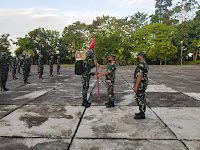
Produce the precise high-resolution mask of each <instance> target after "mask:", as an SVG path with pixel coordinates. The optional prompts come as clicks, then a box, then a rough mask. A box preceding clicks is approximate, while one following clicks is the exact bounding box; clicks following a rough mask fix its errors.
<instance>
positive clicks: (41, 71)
mask: <svg viewBox="0 0 200 150" xmlns="http://www.w3.org/2000/svg"><path fill="white" fill-rule="evenodd" d="M38 72H39V78H40V79H41V78H42V75H43V68H39V69H38Z"/></svg>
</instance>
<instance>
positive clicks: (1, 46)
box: [0, 34, 11, 56]
mask: <svg viewBox="0 0 200 150" xmlns="http://www.w3.org/2000/svg"><path fill="white" fill-rule="evenodd" d="M8 38H9V34H3V35H1V36H0V53H1V52H6V53H7V55H8V56H10V54H11V52H10V48H11V45H10V39H8Z"/></svg>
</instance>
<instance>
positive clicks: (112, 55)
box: [108, 54, 116, 58]
mask: <svg viewBox="0 0 200 150" xmlns="http://www.w3.org/2000/svg"><path fill="white" fill-rule="evenodd" d="M108 57H113V58H115V57H116V55H115V54H110V55H109V56H108Z"/></svg>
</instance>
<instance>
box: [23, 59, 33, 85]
mask: <svg viewBox="0 0 200 150" xmlns="http://www.w3.org/2000/svg"><path fill="white" fill-rule="evenodd" d="M22 69H23V79H24V84H30V83H29V82H27V80H28V77H29V73H30V70H31V62H30V56H26V60H25V61H24V63H23V65H22Z"/></svg>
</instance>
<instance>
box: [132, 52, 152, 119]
mask: <svg viewBox="0 0 200 150" xmlns="http://www.w3.org/2000/svg"><path fill="white" fill-rule="evenodd" d="M137 60H138V61H139V64H138V66H137V67H136V69H135V73H134V87H133V88H134V92H135V93H136V101H137V104H138V106H139V110H140V113H135V116H134V119H145V111H146V98H145V90H146V89H147V85H148V77H147V74H148V70H149V67H148V64H147V63H146V61H145V55H144V52H139V53H138V57H137Z"/></svg>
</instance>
